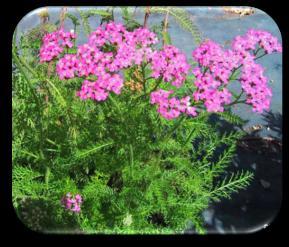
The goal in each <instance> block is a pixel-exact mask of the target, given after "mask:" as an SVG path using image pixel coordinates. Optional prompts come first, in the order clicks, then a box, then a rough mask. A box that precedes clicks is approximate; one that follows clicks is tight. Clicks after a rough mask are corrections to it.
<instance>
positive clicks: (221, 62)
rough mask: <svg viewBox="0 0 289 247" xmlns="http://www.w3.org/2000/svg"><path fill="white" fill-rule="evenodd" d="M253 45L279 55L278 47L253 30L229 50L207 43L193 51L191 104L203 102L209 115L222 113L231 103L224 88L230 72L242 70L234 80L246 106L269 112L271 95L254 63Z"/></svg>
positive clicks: (259, 68) (266, 36) (280, 48)
mask: <svg viewBox="0 0 289 247" xmlns="http://www.w3.org/2000/svg"><path fill="white" fill-rule="evenodd" d="M257 44H259V49H263V50H264V51H265V53H272V52H281V51H282V46H281V45H280V44H279V43H278V40H277V39H276V38H275V37H273V36H272V35H271V34H270V33H268V32H266V31H259V30H253V29H251V30H249V31H248V32H247V33H246V34H245V35H244V36H237V37H236V38H235V39H234V40H233V42H232V49H228V50H224V49H223V48H222V47H221V46H220V45H219V44H216V43H215V42H213V41H211V40H207V41H205V42H203V43H202V44H201V45H200V46H199V47H198V48H197V49H195V50H194V51H193V53H192V55H193V58H194V59H195V60H196V61H197V62H198V63H199V67H196V68H194V69H193V74H194V75H195V77H196V81H195V86H196V87H197V90H196V91H195V92H194V93H193V97H194V100H195V101H197V102H198V101H200V100H201V101H203V102H204V105H205V106H206V108H207V110H208V111H209V112H219V111H223V110H224V105H225V104H229V103H231V98H232V97H231V96H232V95H231V93H230V92H229V90H228V89H227V88H226V86H227V85H228V82H229V81H230V80H231V79H232V78H231V76H232V74H233V72H234V71H235V70H236V69H238V68H240V67H242V70H241V72H242V73H241V76H240V78H238V80H239V81H240V82H241V85H242V88H243V90H244V92H245V93H246V98H247V100H246V102H247V103H248V104H251V105H252V106H253V111H256V112H260V113H261V112H262V111H263V110H267V109H269V106H270V100H271V96H272V93H271V90H270V89H269V88H268V85H267V78H266V77H265V76H264V75H263V72H264V69H263V68H262V66H261V65H258V64H256V63H255V58H256V57H255V56H256V54H255V53H256V52H255V49H257V47H256V45H257Z"/></svg>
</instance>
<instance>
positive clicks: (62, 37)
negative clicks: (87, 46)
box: [40, 29, 76, 63]
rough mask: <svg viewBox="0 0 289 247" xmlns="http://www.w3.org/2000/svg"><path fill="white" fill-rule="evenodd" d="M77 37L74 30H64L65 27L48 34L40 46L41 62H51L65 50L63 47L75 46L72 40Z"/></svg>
mask: <svg viewBox="0 0 289 247" xmlns="http://www.w3.org/2000/svg"><path fill="white" fill-rule="evenodd" d="M75 38H76V34H75V33H74V32H73V31H71V32H64V30H63V29H59V30H58V31H55V32H52V33H48V34H46V35H45V36H44V37H43V39H42V43H43V44H42V46H41V48H40V62H41V63H42V62H49V61H51V60H52V59H53V58H56V57H58V55H59V54H60V53H62V52H63V48H65V47H69V48H71V47H72V46H73V42H72V40H73V39H75Z"/></svg>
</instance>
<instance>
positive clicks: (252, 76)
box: [240, 56, 272, 113]
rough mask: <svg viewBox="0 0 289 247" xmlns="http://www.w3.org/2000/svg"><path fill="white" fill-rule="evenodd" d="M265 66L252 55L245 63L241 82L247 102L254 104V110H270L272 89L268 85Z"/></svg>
mask: <svg viewBox="0 0 289 247" xmlns="http://www.w3.org/2000/svg"><path fill="white" fill-rule="evenodd" d="M263 72H264V68H263V67H262V66H261V65H260V64H257V63H255V61H254V59H253V57H252V56H248V57H247V58H246V59H245V60H244V63H243V67H242V74H241V77H240V82H241V85H242V89H243V90H244V92H245V93H246V96H247V97H246V102H247V103H248V104H251V105H252V107H253V108H252V110H253V111H254V112H258V113H262V112H263V110H269V108H270V101H271V97H272V91H271V89H270V88H269V87H268V85H267V78H266V77H265V76H264V74H263Z"/></svg>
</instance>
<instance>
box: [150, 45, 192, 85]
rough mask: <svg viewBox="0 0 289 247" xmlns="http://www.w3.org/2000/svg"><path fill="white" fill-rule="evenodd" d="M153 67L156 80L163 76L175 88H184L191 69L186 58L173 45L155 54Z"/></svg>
mask: <svg viewBox="0 0 289 247" xmlns="http://www.w3.org/2000/svg"><path fill="white" fill-rule="evenodd" d="M151 67H152V71H153V73H152V76H153V77H154V78H158V77H160V76H162V77H163V80H164V81H165V82H171V84H172V85H173V86H175V87H180V86H182V84H183V82H184V81H185V79H186V76H187V74H188V72H189V69H190V65H189V64H188V63H187V61H186V56H185V55H184V54H182V53H181V52H180V51H179V49H178V48H176V47H174V46H172V45H166V46H164V48H163V49H162V50H160V51H158V52H156V53H155V54H154V56H153V57H152V64H151Z"/></svg>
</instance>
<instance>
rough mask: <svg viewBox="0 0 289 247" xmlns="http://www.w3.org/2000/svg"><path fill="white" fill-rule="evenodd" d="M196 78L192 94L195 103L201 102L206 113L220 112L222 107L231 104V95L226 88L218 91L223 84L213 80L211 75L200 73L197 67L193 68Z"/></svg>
mask: <svg viewBox="0 0 289 247" xmlns="http://www.w3.org/2000/svg"><path fill="white" fill-rule="evenodd" d="M193 73H194V75H195V76H196V80H195V82H194V83H195V86H196V87H197V90H196V91H195V92H194V93H193V97H194V100H195V101H196V102H198V101H200V100H203V101H204V105H205V107H206V108H207V111H208V112H222V111H223V110H224V107H223V105H224V104H229V103H230V102H231V96H232V95H231V93H230V92H229V90H228V89H227V88H225V87H224V88H223V89H220V87H221V85H222V84H224V83H222V82H221V81H220V80H217V79H215V78H214V75H212V74H211V73H202V71H201V69H200V68H199V67H196V68H194V70H193Z"/></svg>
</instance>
